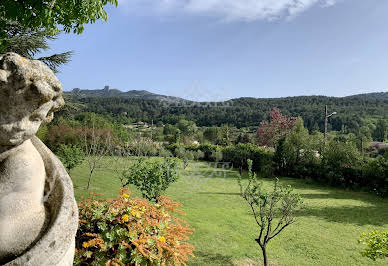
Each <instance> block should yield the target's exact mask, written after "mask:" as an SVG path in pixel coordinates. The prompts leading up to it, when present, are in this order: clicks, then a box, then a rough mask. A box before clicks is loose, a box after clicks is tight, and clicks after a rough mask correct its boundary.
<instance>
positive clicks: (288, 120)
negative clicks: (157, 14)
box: [256, 108, 297, 147]
mask: <svg viewBox="0 0 388 266" xmlns="http://www.w3.org/2000/svg"><path fill="white" fill-rule="evenodd" d="M270 116H271V120H270V122H268V121H263V122H261V123H260V127H259V129H258V130H257V134H256V135H257V142H258V143H259V145H260V146H267V147H275V145H276V143H277V142H278V140H279V139H280V138H282V137H285V136H287V135H288V134H289V133H290V132H291V130H292V128H293V127H294V126H295V123H296V119H297V118H296V117H286V116H283V115H282V114H281V113H280V110H279V109H278V108H274V109H273V110H272V111H271V114H270Z"/></svg>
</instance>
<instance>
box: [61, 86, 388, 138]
mask: <svg viewBox="0 0 388 266" xmlns="http://www.w3.org/2000/svg"><path fill="white" fill-rule="evenodd" d="M387 96H388V93H387V92H381V93H368V94H359V95H353V96H347V97H327V96H296V97H284V98H252V97H242V98H236V99H231V100H229V101H225V102H193V101H187V100H184V99H182V98H178V97H171V96H165V95H158V94H154V93H150V92H148V91H128V92H122V91H120V90H111V89H109V88H105V89H104V90H79V89H75V90H73V91H72V92H69V93H66V95H65V98H66V102H67V105H66V106H65V109H64V110H63V111H62V112H63V113H67V114H68V115H71V116H76V115H77V114H79V112H95V113H99V114H109V115H111V116H115V117H126V118H130V119H132V120H134V121H144V122H151V121H154V122H158V121H161V122H163V123H170V124H175V123H176V122H177V121H179V120H180V119H187V120H191V121H195V122H196V123H197V125H198V126H219V125H222V124H229V125H233V126H236V127H251V126H252V127H257V126H258V125H259V124H260V122H261V121H263V120H267V119H269V117H268V114H269V111H270V110H271V109H273V108H274V107H277V108H279V109H280V110H281V111H282V113H283V114H285V115H287V116H301V117H302V118H303V119H304V123H305V126H306V127H307V128H308V129H309V130H310V131H313V130H320V131H322V130H323V128H324V109H325V105H327V106H328V108H329V111H330V112H334V111H335V112H337V114H336V115H334V116H333V117H331V118H330V123H329V129H330V130H336V131H345V132H354V133H357V132H359V130H360V128H361V127H362V126H369V125H371V124H374V123H376V121H377V119H379V118H384V119H388V97H387Z"/></svg>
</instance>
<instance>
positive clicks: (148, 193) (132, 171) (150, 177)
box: [123, 158, 179, 201]
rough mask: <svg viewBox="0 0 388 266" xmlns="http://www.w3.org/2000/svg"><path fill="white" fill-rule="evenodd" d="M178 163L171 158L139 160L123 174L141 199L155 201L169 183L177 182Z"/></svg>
mask: <svg viewBox="0 0 388 266" xmlns="http://www.w3.org/2000/svg"><path fill="white" fill-rule="evenodd" d="M178 171H179V167H178V161H177V160H176V159H172V158H165V159H160V158H152V159H144V158H140V159H138V160H137V161H136V162H135V163H133V164H132V165H131V167H129V169H128V170H127V171H126V172H125V173H124V174H123V175H124V178H125V179H127V180H128V183H129V184H132V185H135V186H136V187H137V188H138V189H139V190H140V191H141V193H142V195H143V198H146V199H148V200H150V201H155V200H157V198H158V197H159V196H160V195H161V194H162V193H163V192H164V191H165V190H166V189H167V188H168V186H169V185H170V184H171V183H174V182H176V181H177V180H178V177H179V176H178Z"/></svg>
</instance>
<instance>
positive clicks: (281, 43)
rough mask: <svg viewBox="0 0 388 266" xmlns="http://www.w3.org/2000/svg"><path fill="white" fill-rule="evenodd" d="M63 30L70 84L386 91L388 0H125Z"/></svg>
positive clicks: (160, 89)
mask: <svg viewBox="0 0 388 266" xmlns="http://www.w3.org/2000/svg"><path fill="white" fill-rule="evenodd" d="M107 11H108V15H109V19H108V22H107V23H102V22H98V23H95V24H91V25H87V26H86V28H85V31H84V33H83V34H82V35H73V34H63V35H61V36H60V37H59V39H58V40H56V41H55V42H53V43H52V50H51V51H50V52H62V51H67V50H74V51H75V55H74V57H73V59H72V62H71V63H70V64H68V65H67V66H64V67H63V68H62V69H61V73H60V74H59V75H58V77H59V79H60V80H61V82H62V83H63V86H64V89H65V90H70V89H72V88H75V87H79V88H82V89H101V88H103V87H104V85H110V86H111V87H112V88H119V89H121V90H123V91H127V90H135V89H136V90H148V91H151V92H155V93H160V94H166V95H174V96H180V97H184V98H188V99H193V100H224V99H228V98H235V97H245V96H249V97H284V96H296V95H330V96H344V95H351V94H356V93H362V92H374V91H387V87H388V16H387V14H388V1H381V0H368V1H366V0H299V1H296V0H240V1H239V0H121V1H120V0H119V7H118V8H113V7H109V8H107Z"/></svg>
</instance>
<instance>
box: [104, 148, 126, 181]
mask: <svg viewBox="0 0 388 266" xmlns="http://www.w3.org/2000/svg"><path fill="white" fill-rule="evenodd" d="M124 146H125V144H124V145H123V144H121V145H120V146H113V145H111V146H110V147H109V166H108V168H109V169H110V170H112V171H113V172H114V173H115V175H116V176H117V178H118V179H119V180H120V183H121V187H123V188H125V187H126V186H128V185H129V183H128V180H127V179H126V178H125V176H124V173H125V172H126V171H128V170H129V169H130V167H131V163H132V161H131V159H132V157H131V153H130V152H129V151H128V149H126V148H125V147H124Z"/></svg>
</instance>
